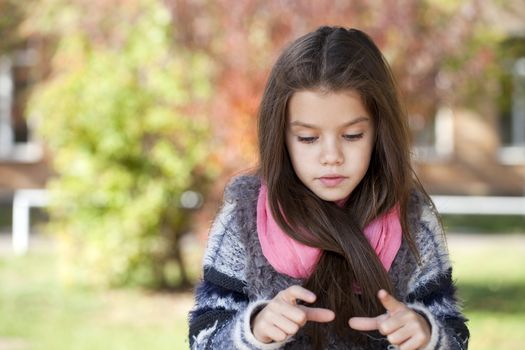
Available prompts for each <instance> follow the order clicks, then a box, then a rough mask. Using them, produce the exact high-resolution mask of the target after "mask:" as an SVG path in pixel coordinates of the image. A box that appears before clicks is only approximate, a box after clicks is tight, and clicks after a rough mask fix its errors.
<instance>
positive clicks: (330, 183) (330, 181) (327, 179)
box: [319, 175, 346, 187]
mask: <svg viewBox="0 0 525 350" xmlns="http://www.w3.org/2000/svg"><path fill="white" fill-rule="evenodd" d="M319 180H320V181H321V183H322V184H323V185H325V186H326V187H335V186H337V185H339V184H340V183H341V182H343V181H344V180H346V177H345V176H341V175H326V176H323V177H320V178H319Z"/></svg>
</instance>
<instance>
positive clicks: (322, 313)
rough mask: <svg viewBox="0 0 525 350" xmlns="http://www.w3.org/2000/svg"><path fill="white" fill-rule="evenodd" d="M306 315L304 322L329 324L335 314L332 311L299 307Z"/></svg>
mask: <svg viewBox="0 0 525 350" xmlns="http://www.w3.org/2000/svg"><path fill="white" fill-rule="evenodd" d="M299 307H300V308H301V309H302V310H303V311H304V312H305V313H306V320H307V321H313V322H323V323H324V322H331V321H333V320H334V319H335V313H334V312H333V311H332V310H328V309H322V308H318V307H306V306H299Z"/></svg>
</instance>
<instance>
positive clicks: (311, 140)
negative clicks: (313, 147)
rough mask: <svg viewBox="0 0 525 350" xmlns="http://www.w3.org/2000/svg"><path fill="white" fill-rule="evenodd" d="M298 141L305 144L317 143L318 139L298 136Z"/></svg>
mask: <svg viewBox="0 0 525 350" xmlns="http://www.w3.org/2000/svg"><path fill="white" fill-rule="evenodd" d="M297 140H299V142H303V143H313V142H315V140H317V137H315V136H311V137H301V136H297Z"/></svg>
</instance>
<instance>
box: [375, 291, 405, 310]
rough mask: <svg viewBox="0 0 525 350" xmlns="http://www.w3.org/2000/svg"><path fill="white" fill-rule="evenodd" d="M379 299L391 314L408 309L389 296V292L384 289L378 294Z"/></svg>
mask: <svg viewBox="0 0 525 350" xmlns="http://www.w3.org/2000/svg"><path fill="white" fill-rule="evenodd" d="M377 297H378V298H379V300H380V301H381V304H383V306H384V307H385V309H386V310H387V311H388V312H389V313H396V312H397V311H400V310H404V309H405V308H406V306H405V304H403V303H402V302H400V301H398V300H397V299H396V298H394V297H393V296H392V295H390V294H388V292H387V291H386V290H384V289H381V290H380V291H379V292H378V293H377Z"/></svg>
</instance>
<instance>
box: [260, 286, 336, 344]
mask: <svg viewBox="0 0 525 350" xmlns="http://www.w3.org/2000/svg"><path fill="white" fill-rule="evenodd" d="M315 298H316V296H315V294H313V293H312V292H310V291H309V290H307V289H305V288H303V287H301V286H291V287H289V288H287V289H285V290H282V291H280V292H279V293H278V294H277V295H276V296H275V298H273V299H272V301H270V303H269V304H268V305H266V306H265V307H264V308H263V309H262V310H261V311H260V312H259V313H258V314H257V316H255V318H254V320H253V321H252V330H253V335H254V336H255V338H256V339H257V340H259V341H260V342H262V343H271V342H272V341H277V342H280V341H284V340H285V339H286V338H288V337H290V336H293V335H294V334H295V333H297V331H298V330H299V329H300V328H301V327H303V326H304V325H305V324H306V322H307V321H314V322H330V321H332V320H333V319H334V318H335V314H334V313H333V312H332V311H331V310H328V309H321V308H311V307H306V306H302V305H297V302H296V300H297V299H299V300H303V301H305V302H307V303H313V302H314V301H315Z"/></svg>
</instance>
